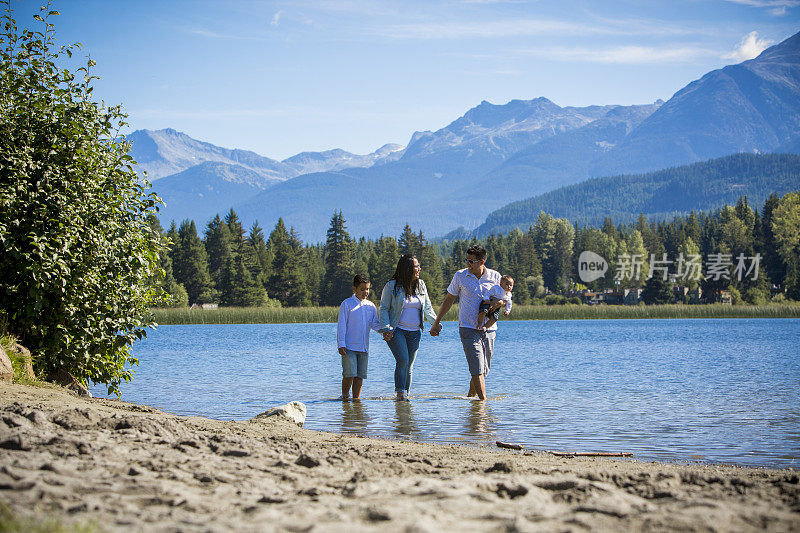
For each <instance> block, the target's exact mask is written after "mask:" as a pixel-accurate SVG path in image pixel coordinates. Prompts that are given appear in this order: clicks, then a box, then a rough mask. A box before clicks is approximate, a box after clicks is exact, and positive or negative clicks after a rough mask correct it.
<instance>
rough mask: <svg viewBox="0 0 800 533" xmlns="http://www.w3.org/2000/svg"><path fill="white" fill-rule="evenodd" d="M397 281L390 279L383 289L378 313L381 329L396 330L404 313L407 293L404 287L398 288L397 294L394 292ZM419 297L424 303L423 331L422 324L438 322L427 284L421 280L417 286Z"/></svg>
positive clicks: (421, 312) (420, 325)
mask: <svg viewBox="0 0 800 533" xmlns="http://www.w3.org/2000/svg"><path fill="white" fill-rule="evenodd" d="M394 285H395V280H393V279H390V280H389V283H387V284H386V285H385V286H384V287H383V292H381V307H380V309H379V311H378V321H379V322H380V323H381V329H387V328H390V329H394V327H395V326H397V323H398V322H400V315H401V314H402V312H403V300H405V298H406V291H404V290H403V288H402V287H398V289H397V292H396V293H395V291H394ZM417 297H418V298H419V300H420V302H422V309H420V314H421V315H422V316H420V321H419V328H420V329H422V323H423V322H424V321H425V320H427V321H428V322H431V323H433V322H434V321H435V320H436V313H435V312H434V310H433V304H432V303H431V299H430V297H429V296H428V289H427V288H426V287H425V282H424V281H422V280H419V285H418V286H417Z"/></svg>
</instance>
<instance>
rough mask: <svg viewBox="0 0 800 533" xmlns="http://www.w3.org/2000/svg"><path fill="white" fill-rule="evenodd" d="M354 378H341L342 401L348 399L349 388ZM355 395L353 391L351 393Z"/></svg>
mask: <svg viewBox="0 0 800 533" xmlns="http://www.w3.org/2000/svg"><path fill="white" fill-rule="evenodd" d="M353 379H354V378H342V399H346V398H349V397H350V386H351V385H353ZM353 393H355V390H354V391H353Z"/></svg>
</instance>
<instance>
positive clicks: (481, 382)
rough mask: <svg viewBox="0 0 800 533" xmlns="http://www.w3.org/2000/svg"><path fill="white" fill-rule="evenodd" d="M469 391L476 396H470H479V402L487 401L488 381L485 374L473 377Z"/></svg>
mask: <svg viewBox="0 0 800 533" xmlns="http://www.w3.org/2000/svg"><path fill="white" fill-rule="evenodd" d="M469 391H470V392H473V391H474V394H470V395H469V396H474V395H476V394H477V396H478V399H479V400H485V399H486V380H485V379H484V377H483V374H478V375H477V376H472V380H471V381H470V383H469Z"/></svg>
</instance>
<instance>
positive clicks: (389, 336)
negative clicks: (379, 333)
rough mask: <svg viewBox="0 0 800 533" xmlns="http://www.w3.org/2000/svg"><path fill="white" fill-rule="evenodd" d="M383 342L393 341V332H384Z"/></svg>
mask: <svg viewBox="0 0 800 533" xmlns="http://www.w3.org/2000/svg"><path fill="white" fill-rule="evenodd" d="M383 340H385V341H387V342H388V341H390V340H392V332H391V331H384V332H383Z"/></svg>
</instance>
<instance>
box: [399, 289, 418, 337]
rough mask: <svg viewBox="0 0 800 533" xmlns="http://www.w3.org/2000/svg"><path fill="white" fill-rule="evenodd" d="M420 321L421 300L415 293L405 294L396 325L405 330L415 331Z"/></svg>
mask: <svg viewBox="0 0 800 533" xmlns="http://www.w3.org/2000/svg"><path fill="white" fill-rule="evenodd" d="M421 323H422V302H421V301H420V299H419V297H418V296H416V295H411V296H407V297H406V298H405V300H403V312H402V313H400V322H398V324H397V327H398V328H400V329H404V330H406V331H417V330H419V326H420V324H421Z"/></svg>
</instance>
